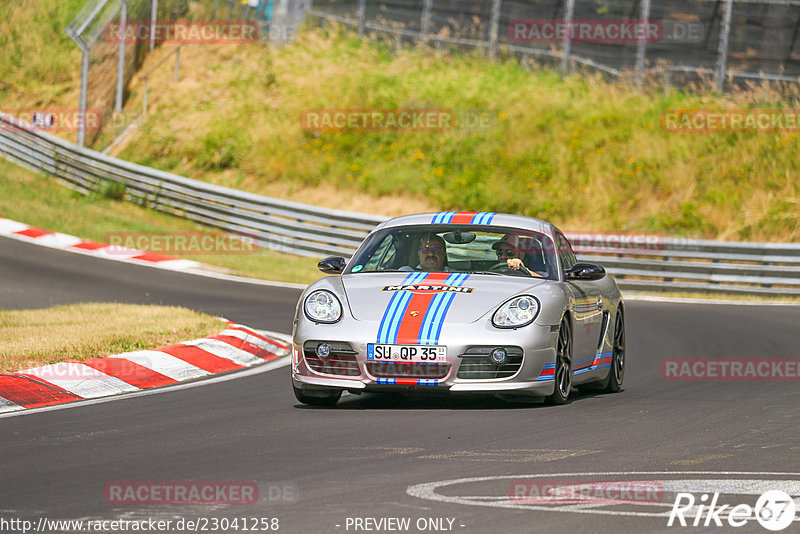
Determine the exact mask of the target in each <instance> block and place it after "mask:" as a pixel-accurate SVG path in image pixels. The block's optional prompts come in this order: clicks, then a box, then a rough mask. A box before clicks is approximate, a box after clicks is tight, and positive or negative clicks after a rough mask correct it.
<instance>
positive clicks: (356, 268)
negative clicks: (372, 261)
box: [351, 265, 364, 273]
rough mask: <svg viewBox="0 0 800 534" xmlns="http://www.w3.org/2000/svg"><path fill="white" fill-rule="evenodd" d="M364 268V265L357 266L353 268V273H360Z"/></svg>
mask: <svg viewBox="0 0 800 534" xmlns="http://www.w3.org/2000/svg"><path fill="white" fill-rule="evenodd" d="M363 268H364V266H363V265H356V266H355V267H353V270H352V271H351V272H354V273H357V272H358V271H360V270H361V269H363Z"/></svg>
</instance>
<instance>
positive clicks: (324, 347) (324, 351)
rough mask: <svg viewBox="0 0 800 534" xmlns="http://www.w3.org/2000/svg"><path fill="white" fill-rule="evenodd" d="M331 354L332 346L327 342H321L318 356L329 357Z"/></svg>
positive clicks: (318, 346) (318, 347)
mask: <svg viewBox="0 0 800 534" xmlns="http://www.w3.org/2000/svg"><path fill="white" fill-rule="evenodd" d="M330 355H331V346H330V345H328V344H327V343H320V344H319V345H317V356H319V357H320V358H327V357H328V356H330Z"/></svg>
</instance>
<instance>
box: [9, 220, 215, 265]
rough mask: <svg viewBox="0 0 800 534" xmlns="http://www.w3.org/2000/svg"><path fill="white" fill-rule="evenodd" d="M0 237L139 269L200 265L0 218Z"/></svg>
mask: <svg viewBox="0 0 800 534" xmlns="http://www.w3.org/2000/svg"><path fill="white" fill-rule="evenodd" d="M0 235H5V236H8V237H12V238H15V239H19V240H21V241H31V242H34V243H36V244H37V245H42V246H46V247H50V248H57V249H62V250H69V251H72V252H80V253H84V254H91V255H93V256H99V257H103V258H106V259H109V260H116V261H124V262H130V263H138V264H139V265H142V264H144V265H151V266H153V267H160V268H162V269H171V270H176V271H184V270H187V269H197V268H199V267H202V266H203V264H202V263H200V262H196V261H192V260H185V259H181V258H172V257H170V256H164V255H162V254H155V253H153V252H147V251H144V250H137V249H132V248H125V247H120V246H112V245H109V244H108V243H98V242H96V241H90V240H88V239H81V238H80V237H75V236H72V235H68V234H62V233H59V232H50V231H48V230H42V229H41V228H36V227H34V226H28V225H27V224H25V223H21V222H17V221H13V220H11V219H4V218H2V217H0Z"/></svg>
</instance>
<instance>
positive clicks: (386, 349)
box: [367, 343, 447, 363]
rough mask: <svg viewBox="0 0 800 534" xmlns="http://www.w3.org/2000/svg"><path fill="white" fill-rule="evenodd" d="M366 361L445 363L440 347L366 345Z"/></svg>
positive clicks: (443, 350) (443, 351)
mask: <svg viewBox="0 0 800 534" xmlns="http://www.w3.org/2000/svg"><path fill="white" fill-rule="evenodd" d="M367 360H369V361H374V362H401V363H441V362H446V361H447V347H445V346H442V345H379V344H377V343H370V344H368V345H367Z"/></svg>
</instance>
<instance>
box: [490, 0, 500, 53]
mask: <svg viewBox="0 0 800 534" xmlns="http://www.w3.org/2000/svg"><path fill="white" fill-rule="evenodd" d="M500 3H501V0H492V19H491V22H490V28H489V57H490V58H491V59H496V58H497V40H498V34H499V28H500Z"/></svg>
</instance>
